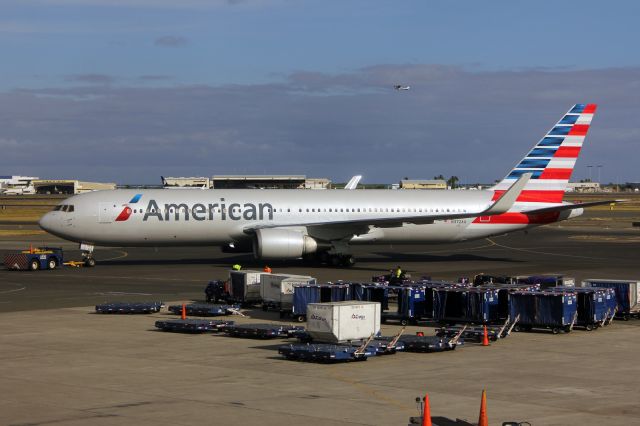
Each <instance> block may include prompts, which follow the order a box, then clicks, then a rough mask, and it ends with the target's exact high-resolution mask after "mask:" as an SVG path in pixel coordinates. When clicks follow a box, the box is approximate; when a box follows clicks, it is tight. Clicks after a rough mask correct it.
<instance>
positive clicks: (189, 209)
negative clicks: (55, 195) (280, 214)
mask: <svg viewBox="0 0 640 426" xmlns="http://www.w3.org/2000/svg"><path fill="white" fill-rule="evenodd" d="M127 208H129V207H126V208H125V210H126V209H127ZM125 210H123V213H125ZM129 210H131V209H130V208H129ZM273 210H274V209H273V206H272V205H271V204H269V203H258V204H257V205H256V204H253V203H244V204H240V203H231V204H229V205H227V204H226V202H225V199H224V198H220V202H219V203H208V204H203V203H195V204H193V205H191V206H190V205H188V204H186V203H179V204H177V203H166V204H164V205H163V208H162V209H161V208H160V205H158V203H157V202H156V200H149V203H148V204H147V208H146V210H145V213H144V217H143V218H142V220H143V221H145V222H146V221H148V220H158V221H159V222H163V221H171V220H174V221H180V220H184V221H189V220H191V219H193V220H195V221H206V220H273ZM123 213H120V215H122V214H123ZM128 214H129V215H130V214H131V213H130V212H129V213H128ZM127 218H128V216H127ZM116 220H117V219H116ZM124 220H126V219H124Z"/></svg>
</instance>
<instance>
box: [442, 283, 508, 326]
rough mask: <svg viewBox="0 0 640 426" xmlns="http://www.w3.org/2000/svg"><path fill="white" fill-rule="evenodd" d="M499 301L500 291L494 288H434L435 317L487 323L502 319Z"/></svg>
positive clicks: (452, 321)
mask: <svg viewBox="0 0 640 426" xmlns="http://www.w3.org/2000/svg"><path fill="white" fill-rule="evenodd" d="M498 303H499V300H498V291H497V290H495V289H493V288H474V287H469V288H434V289H433V319H434V320H436V321H440V322H443V323H475V324H487V323H490V322H493V321H499V320H500V318H499V315H498V314H499V310H498Z"/></svg>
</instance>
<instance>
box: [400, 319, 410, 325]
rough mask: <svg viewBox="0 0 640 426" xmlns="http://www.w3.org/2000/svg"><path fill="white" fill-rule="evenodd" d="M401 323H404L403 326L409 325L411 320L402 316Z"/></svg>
mask: <svg viewBox="0 0 640 426" xmlns="http://www.w3.org/2000/svg"><path fill="white" fill-rule="evenodd" d="M400 325H402V326H406V325H409V320H408V319H406V318H402V319H401V320H400Z"/></svg>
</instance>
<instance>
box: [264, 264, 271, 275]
mask: <svg viewBox="0 0 640 426" xmlns="http://www.w3.org/2000/svg"><path fill="white" fill-rule="evenodd" d="M263 271H264V272H266V273H268V274H270V273H271V268H270V267H269V265H264V269H263Z"/></svg>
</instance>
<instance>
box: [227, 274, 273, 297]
mask: <svg viewBox="0 0 640 426" xmlns="http://www.w3.org/2000/svg"><path fill="white" fill-rule="evenodd" d="M264 274H265V272H262V271H251V270H247V271H229V284H230V285H229V294H230V295H231V297H232V298H234V299H235V300H237V301H245V302H257V301H259V300H260V276H261V275H264Z"/></svg>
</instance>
